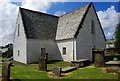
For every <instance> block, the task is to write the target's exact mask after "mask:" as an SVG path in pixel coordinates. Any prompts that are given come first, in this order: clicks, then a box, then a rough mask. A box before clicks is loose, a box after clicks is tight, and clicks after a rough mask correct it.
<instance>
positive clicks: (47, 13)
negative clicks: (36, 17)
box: [19, 7, 59, 18]
mask: <svg viewBox="0 0 120 81" xmlns="http://www.w3.org/2000/svg"><path fill="white" fill-rule="evenodd" d="M19 10H20V11H21V10H27V11H31V12H34V13H41V14H44V15H48V16H53V17H58V18H59V16H55V15H52V14H48V13H44V12H40V11H34V10H31V9H26V8H21V7H19Z"/></svg>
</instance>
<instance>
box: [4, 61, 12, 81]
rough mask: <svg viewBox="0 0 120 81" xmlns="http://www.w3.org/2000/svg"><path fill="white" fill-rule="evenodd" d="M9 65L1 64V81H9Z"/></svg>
mask: <svg viewBox="0 0 120 81" xmlns="http://www.w3.org/2000/svg"><path fill="white" fill-rule="evenodd" d="M10 65H11V63H5V62H3V63H2V81H10Z"/></svg>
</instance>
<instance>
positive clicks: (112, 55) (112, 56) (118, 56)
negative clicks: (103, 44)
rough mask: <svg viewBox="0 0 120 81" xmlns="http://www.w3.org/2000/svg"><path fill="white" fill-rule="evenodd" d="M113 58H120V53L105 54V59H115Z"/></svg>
mask: <svg viewBox="0 0 120 81" xmlns="http://www.w3.org/2000/svg"><path fill="white" fill-rule="evenodd" d="M113 58H117V59H118V60H120V54H107V55H106V56H105V61H111V60H113Z"/></svg>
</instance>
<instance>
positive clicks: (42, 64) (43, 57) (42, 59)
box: [39, 49, 48, 71]
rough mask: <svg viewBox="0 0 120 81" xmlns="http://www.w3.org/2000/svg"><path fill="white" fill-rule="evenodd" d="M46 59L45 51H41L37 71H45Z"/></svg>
mask: <svg viewBox="0 0 120 81" xmlns="http://www.w3.org/2000/svg"><path fill="white" fill-rule="evenodd" d="M47 59H48V53H45V49H41V56H40V59H39V70H42V71H47Z"/></svg>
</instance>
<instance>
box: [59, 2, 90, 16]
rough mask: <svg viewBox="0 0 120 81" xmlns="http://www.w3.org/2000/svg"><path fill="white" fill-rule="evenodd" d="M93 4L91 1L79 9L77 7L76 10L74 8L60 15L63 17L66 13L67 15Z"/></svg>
mask: <svg viewBox="0 0 120 81" xmlns="http://www.w3.org/2000/svg"><path fill="white" fill-rule="evenodd" d="M91 4H92V2H90V3H89V4H87V5H84V6H82V7H80V8H77V9H75V10H72V11H70V12H68V13H66V14H64V15H61V16H59V17H63V16H65V15H67V14H70V13H72V12H75V11H77V10H79V9H82V8H84V7H86V6H87V7H89V6H90V5H91Z"/></svg>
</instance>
